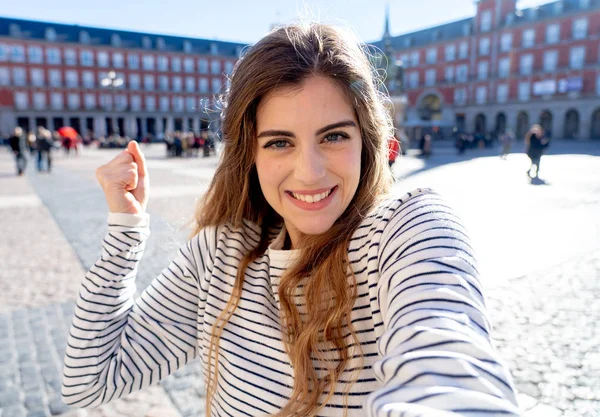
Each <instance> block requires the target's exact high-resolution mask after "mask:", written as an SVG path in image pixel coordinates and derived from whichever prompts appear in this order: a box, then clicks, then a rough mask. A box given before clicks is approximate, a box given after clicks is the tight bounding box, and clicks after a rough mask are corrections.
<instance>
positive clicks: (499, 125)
mask: <svg viewBox="0 0 600 417" xmlns="http://www.w3.org/2000/svg"><path fill="white" fill-rule="evenodd" d="M505 130H506V114H504V113H498V114H497V115H496V128H495V129H494V131H495V132H496V133H497V134H500V133H504V131H505Z"/></svg>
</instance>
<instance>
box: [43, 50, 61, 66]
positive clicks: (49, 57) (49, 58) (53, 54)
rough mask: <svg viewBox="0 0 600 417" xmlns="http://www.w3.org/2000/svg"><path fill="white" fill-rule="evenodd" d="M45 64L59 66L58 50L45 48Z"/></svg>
mask: <svg viewBox="0 0 600 417" xmlns="http://www.w3.org/2000/svg"><path fill="white" fill-rule="evenodd" d="M46 62H47V63H48V64H50V65H58V64H60V49H58V48H46Z"/></svg>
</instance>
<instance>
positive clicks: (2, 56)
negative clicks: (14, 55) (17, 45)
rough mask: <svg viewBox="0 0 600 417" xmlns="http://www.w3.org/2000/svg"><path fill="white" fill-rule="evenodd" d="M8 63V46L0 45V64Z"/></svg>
mask: <svg viewBox="0 0 600 417" xmlns="http://www.w3.org/2000/svg"><path fill="white" fill-rule="evenodd" d="M2 61H8V45H5V44H3V43H0V62H2Z"/></svg>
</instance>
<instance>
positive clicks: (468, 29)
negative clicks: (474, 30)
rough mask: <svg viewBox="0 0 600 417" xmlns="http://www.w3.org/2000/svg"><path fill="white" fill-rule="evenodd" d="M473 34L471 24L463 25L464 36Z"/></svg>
mask: <svg viewBox="0 0 600 417" xmlns="http://www.w3.org/2000/svg"><path fill="white" fill-rule="evenodd" d="M470 34H471V24H470V23H465V24H464V25H463V36H469V35H470Z"/></svg>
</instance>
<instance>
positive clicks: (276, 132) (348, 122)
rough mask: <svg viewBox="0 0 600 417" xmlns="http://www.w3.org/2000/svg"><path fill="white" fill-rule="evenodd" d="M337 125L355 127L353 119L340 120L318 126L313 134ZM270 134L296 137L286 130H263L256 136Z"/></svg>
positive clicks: (260, 136) (323, 131)
mask: <svg viewBox="0 0 600 417" xmlns="http://www.w3.org/2000/svg"><path fill="white" fill-rule="evenodd" d="M338 127H356V123H354V121H353V120H344V121H341V122H337V123H332V124H330V125H327V126H324V127H322V128H320V129H319V130H317V131H316V132H315V135H320V134H322V133H325V132H327V131H328V130H331V129H336V128H338ZM270 136H285V137H288V138H295V137H296V135H294V133H293V132H290V131H288V130H265V131H263V132H260V133H259V135H258V136H257V137H256V138H257V139H260V138H264V137H270Z"/></svg>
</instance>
